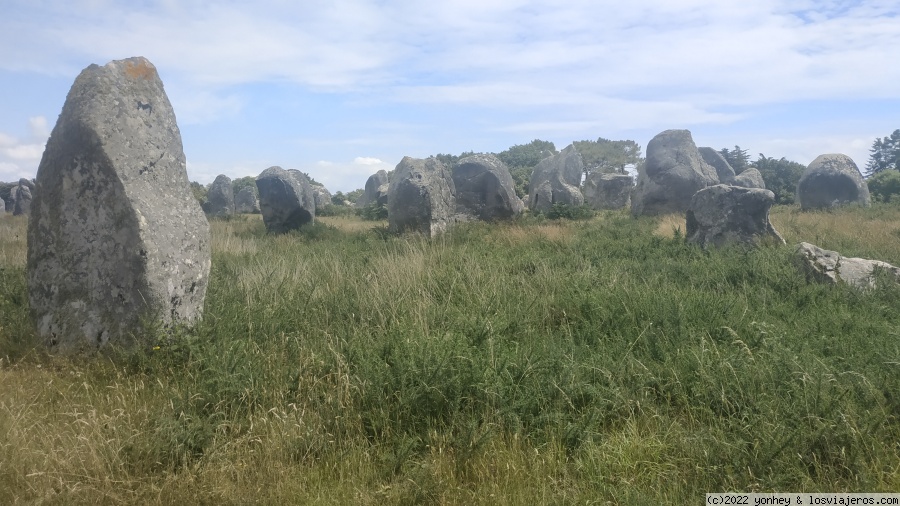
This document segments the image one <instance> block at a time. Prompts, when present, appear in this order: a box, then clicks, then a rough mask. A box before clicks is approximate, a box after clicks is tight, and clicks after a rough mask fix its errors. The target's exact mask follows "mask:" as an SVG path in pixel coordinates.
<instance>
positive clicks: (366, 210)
mask: <svg viewBox="0 0 900 506" xmlns="http://www.w3.org/2000/svg"><path fill="white" fill-rule="evenodd" d="M357 214H358V215H359V217H360V218H362V219H364V220H366V221H384V220H386V219H387V218H388V210H387V206H384V205H378V204H377V203H374V202H373V203H371V204H369V205H367V206H366V207H363V208H362V209H359V210H357Z"/></svg>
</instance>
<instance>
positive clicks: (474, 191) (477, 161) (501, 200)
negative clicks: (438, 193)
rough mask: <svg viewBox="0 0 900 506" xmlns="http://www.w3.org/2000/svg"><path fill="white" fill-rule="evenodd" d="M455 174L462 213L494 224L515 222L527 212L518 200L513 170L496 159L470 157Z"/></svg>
mask: <svg viewBox="0 0 900 506" xmlns="http://www.w3.org/2000/svg"><path fill="white" fill-rule="evenodd" d="M451 172H452V174H453V185H454V187H455V189H456V210H457V212H458V213H461V214H464V215H471V216H474V217H475V218H477V219H479V220H482V221H494V220H505V219H509V218H512V217H513V216H517V215H519V214H522V212H523V211H524V210H525V206H524V205H523V204H522V200H521V199H520V198H519V197H518V196H516V183H515V182H514V181H513V178H512V175H511V174H510V173H509V169H508V168H507V167H506V164H505V163H503V162H502V161H500V159H499V158H497V157H496V156H494V155H484V154H479V155H472V156H467V157H465V158H463V159H462V160H460V161H459V162H457V163H456V165H454V166H453V169H452V171H451Z"/></svg>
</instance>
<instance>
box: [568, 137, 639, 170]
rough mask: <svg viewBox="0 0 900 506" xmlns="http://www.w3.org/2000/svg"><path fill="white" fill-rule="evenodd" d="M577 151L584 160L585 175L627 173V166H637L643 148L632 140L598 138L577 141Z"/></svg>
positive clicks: (575, 143)
mask: <svg viewBox="0 0 900 506" xmlns="http://www.w3.org/2000/svg"><path fill="white" fill-rule="evenodd" d="M573 144H574V145H575V149H577V150H578V152H579V153H580V154H581V158H582V159H583V160H584V174H585V175H588V174H590V173H591V172H601V173H619V174H624V173H625V166H626V165H637V164H638V163H640V161H641V160H643V158H642V157H641V146H640V144H638V143H637V142H634V141H632V140H621V141H611V140H609V139H604V138H603V137H600V138H598V139H597V140H596V141H575V142H573Z"/></svg>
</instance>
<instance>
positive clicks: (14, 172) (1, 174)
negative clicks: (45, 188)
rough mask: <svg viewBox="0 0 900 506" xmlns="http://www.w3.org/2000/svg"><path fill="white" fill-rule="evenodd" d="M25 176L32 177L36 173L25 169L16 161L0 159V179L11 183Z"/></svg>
mask: <svg viewBox="0 0 900 506" xmlns="http://www.w3.org/2000/svg"><path fill="white" fill-rule="evenodd" d="M23 177H24V178H27V179H31V178H33V177H34V173H33V172H28V171H27V170H23V169H22V168H21V167H19V166H18V165H16V164H14V163H9V162H2V161H0V181H4V182H8V183H11V182H15V181H18V180H19V179H21V178H23Z"/></svg>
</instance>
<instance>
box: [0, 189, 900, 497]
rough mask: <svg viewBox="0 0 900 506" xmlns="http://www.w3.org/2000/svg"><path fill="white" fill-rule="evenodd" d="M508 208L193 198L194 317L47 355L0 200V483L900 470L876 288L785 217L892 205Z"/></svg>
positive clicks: (862, 242)
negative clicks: (828, 257)
mask: <svg viewBox="0 0 900 506" xmlns="http://www.w3.org/2000/svg"><path fill="white" fill-rule="evenodd" d="M772 220H773V222H774V224H775V226H776V228H777V229H778V230H779V231H781V233H782V234H783V235H784V236H785V238H786V239H787V241H788V245H787V246H784V247H768V248H763V249H760V250H755V251H748V250H742V249H724V250H716V251H708V252H705V251H702V250H700V249H699V248H696V247H694V246H691V245H688V244H685V242H684V240H683V231H684V226H683V218H681V217H663V218H657V219H651V218H639V219H635V218H632V217H631V216H629V215H628V214H625V213H619V212H605V213H600V214H597V215H596V216H594V217H593V218H590V219H582V220H551V219H546V218H539V217H526V218H522V219H520V220H519V221H516V222H513V223H509V224H499V225H487V224H481V223H467V224H464V225H461V226H459V227H457V228H456V229H454V230H453V231H452V233H450V234H448V235H445V236H443V237H439V238H437V239H433V240H427V239H424V238H422V237H419V236H402V237H397V236H393V235H390V234H388V233H387V232H386V229H385V227H384V224H383V223H380V222H372V221H362V220H360V219H359V218H356V217H352V216H334V217H327V218H324V219H322V220H320V222H319V223H317V224H316V225H314V226H311V227H308V228H307V229H306V230H303V231H300V232H296V233H290V234H286V235H281V236H271V235H267V234H266V233H265V229H264V227H263V224H262V222H261V219H260V218H259V216H242V217H237V218H233V219H230V220H221V221H212V223H211V225H212V235H213V243H212V245H213V268H212V273H211V281H210V285H209V292H208V296H207V301H206V310H205V317H204V320H203V322H202V324H200V325H199V326H198V327H196V328H195V329H193V330H177V329H176V330H175V331H168V332H164V331H162V330H159V331H157V332H155V333H154V334H153V335H150V336H147V338H148V339H150V340H151V341H152V342H153V343H154V345H153V346H151V347H148V348H147V349H146V350H139V351H137V352H128V353H125V352H123V353H111V354H108V355H104V356H100V357H90V358H66V357H58V356H49V355H47V354H46V353H44V352H43V351H42V349H41V347H40V346H39V343H37V342H35V338H34V336H33V331H32V330H31V322H30V320H29V318H28V314H27V305H28V303H27V295H26V288H25V267H24V266H25V228H26V222H25V220H24V219H22V218H19V217H16V218H13V217H10V216H0V357H2V359H0V503H2V504H24V503H40V504H93V505H96V504H133V503H141V504H181V503H184V504H238V503H250V502H260V503H269V504H308V503H313V504H419V503H426V504H434V503H438V504H525V503H528V504H575V503H578V504H700V502H701V501H702V497H703V494H704V493H705V492H713V491H745V492H750V491H810V492H812V491H815V492H830V491H896V490H900V336H898V333H900V311H897V308H898V307H900V289H898V288H897V287H896V286H894V285H892V284H890V283H881V284H880V286H879V288H878V289H876V290H873V291H871V292H868V293H860V292H857V291H854V290H852V289H850V288H847V287H843V286H836V287H833V286H823V285H818V284H813V283H810V282H808V281H807V279H806V278H805V277H804V276H803V274H802V273H801V272H800V271H799V270H798V269H797V268H796V267H795V266H794V265H793V263H792V253H793V250H794V245H795V244H796V243H797V242H798V241H800V240H805V241H808V242H813V243H815V244H817V245H819V246H821V247H825V248H828V249H835V250H838V251H840V252H842V253H844V254H846V255H848V256H863V257H868V258H877V259H881V260H885V261H888V262H891V263H894V264H900V208H897V207H889V206H886V205H876V206H875V207H873V208H871V209H845V210H841V211H835V212H831V213H800V212H799V211H797V210H796V208H793V207H776V208H774V209H773V212H772Z"/></svg>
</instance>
